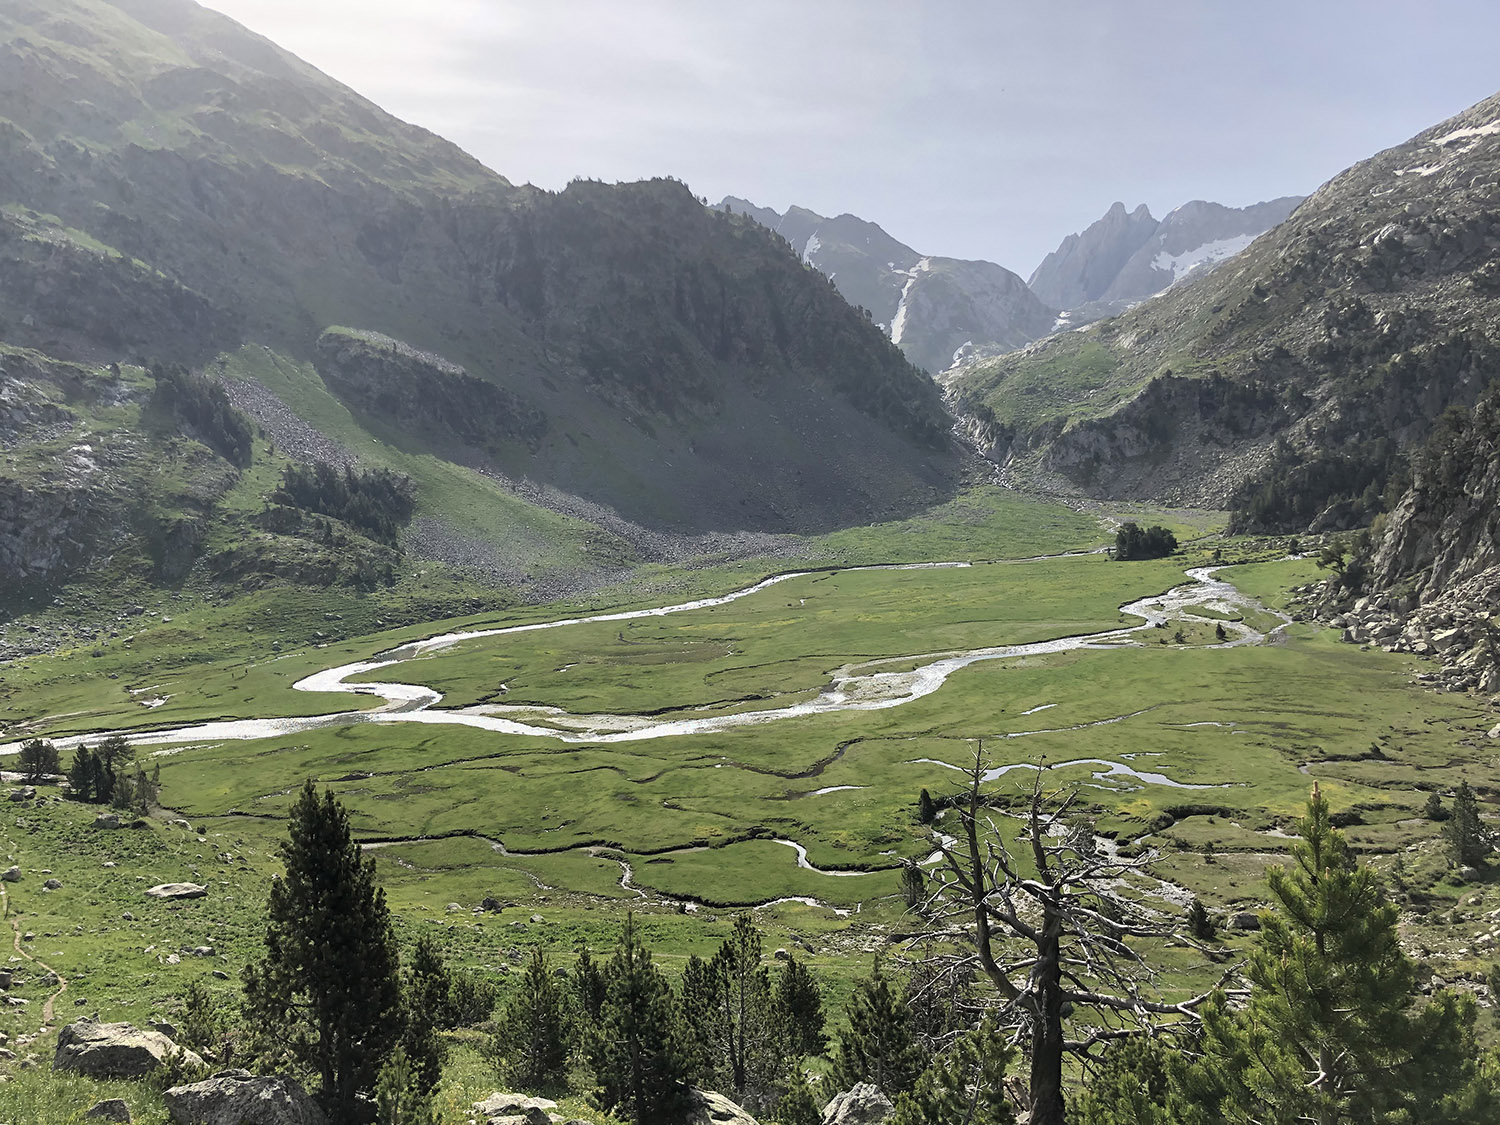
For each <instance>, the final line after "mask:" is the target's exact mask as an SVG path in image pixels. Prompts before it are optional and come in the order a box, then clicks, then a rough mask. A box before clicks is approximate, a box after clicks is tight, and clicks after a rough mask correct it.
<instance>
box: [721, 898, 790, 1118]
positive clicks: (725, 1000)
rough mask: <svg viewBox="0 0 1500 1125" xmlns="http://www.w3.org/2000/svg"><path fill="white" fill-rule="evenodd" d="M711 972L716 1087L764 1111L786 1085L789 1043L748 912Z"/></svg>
mask: <svg viewBox="0 0 1500 1125" xmlns="http://www.w3.org/2000/svg"><path fill="white" fill-rule="evenodd" d="M709 970H710V973H711V974H712V978H713V980H714V982H715V984H716V985H717V996H716V1008H717V1016H718V1018H717V1019H716V1020H715V1021H714V1022H713V1025H712V1032H713V1039H712V1048H711V1051H712V1054H713V1062H714V1075H715V1079H716V1082H717V1086H716V1088H717V1089H726V1088H727V1090H728V1091H729V1092H730V1096H731V1097H732V1098H733V1099H734V1100H735V1101H736V1102H738V1103H740V1104H741V1105H743V1106H745V1107H746V1108H747V1109H750V1110H751V1111H752V1112H759V1111H760V1110H761V1109H762V1107H764V1106H765V1105H767V1104H769V1102H770V1101H772V1100H773V1099H774V1096H775V1089H776V1087H777V1085H778V1084H779V1083H780V1082H781V1081H782V1080H783V1077H784V1075H785V1072H786V1066H785V1058H786V1054H787V1049H786V1048H787V1044H786V1038H785V1035H784V1024H783V1023H782V1021H781V1020H780V1019H779V1018H778V1013H777V1011H776V1004H775V993H774V991H773V989H772V987H771V974H770V973H769V972H767V971H766V969H765V967H764V966H763V965H762V964H761V941H760V931H759V930H758V929H756V926H755V920H754V918H753V917H752V916H751V915H750V913H749V912H748V911H746V912H745V913H742V914H740V915H739V917H737V918H736V919H735V920H734V929H733V931H732V932H731V933H730V935H729V937H728V938H726V939H725V941H724V943H723V944H722V945H721V946H719V951H718V952H717V953H715V954H714V959H713V961H712V963H711V964H710V966H709Z"/></svg>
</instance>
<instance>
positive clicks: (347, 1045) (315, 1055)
mask: <svg viewBox="0 0 1500 1125" xmlns="http://www.w3.org/2000/svg"><path fill="white" fill-rule="evenodd" d="M280 854H281V859H282V861H283V862H284V863H285V865H286V875H285V876H284V877H283V878H280V879H277V880H275V881H273V882H272V884H271V894H270V902H269V903H268V906H267V914H268V921H267V925H266V938H265V945H266V951H265V955H264V956H263V957H262V958H261V959H260V961H259V962H258V963H255V964H252V965H249V966H247V967H246V969H245V1009H246V1015H247V1017H248V1019H249V1021H250V1022H251V1023H252V1025H254V1026H255V1027H257V1028H258V1029H259V1031H260V1032H261V1033H262V1034H263V1035H265V1036H267V1037H269V1038H270V1039H272V1040H274V1041H275V1042H276V1043H278V1044H279V1045H281V1046H282V1047H283V1048H284V1049H285V1050H286V1051H287V1052H288V1053H290V1054H291V1056H292V1057H293V1058H294V1059H295V1060H296V1061H298V1062H299V1063H301V1064H303V1065H304V1066H306V1067H308V1068H309V1069H310V1070H312V1071H313V1072H314V1073H316V1074H317V1075H318V1077H319V1079H320V1081H321V1089H320V1095H321V1098H322V1100H323V1102H324V1103H325V1105H326V1107H327V1108H328V1111H329V1115H330V1116H331V1117H332V1119H333V1120H335V1121H340V1122H357V1121H360V1120H362V1119H364V1118H365V1117H367V1116H368V1112H367V1106H368V1103H366V1102H364V1101H363V1100H362V1099H361V1098H360V1097H359V1095H361V1094H366V1095H368V1094H369V1093H371V1092H372V1091H373V1090H374V1088H375V1083H376V1078H377V1076H378V1075H379V1073H380V1070H381V1067H382V1066H383V1065H384V1064H385V1062H386V1059H387V1057H388V1056H389V1055H390V1053H391V1051H392V1049H393V1048H394V1047H395V1046H396V1044H397V1042H398V1041H399V1040H400V1038H401V1031H402V1028H401V984H400V976H399V972H400V966H399V960H398V958H397V953H396V941H395V937H394V935H393V934H392V931H391V919H390V912H389V911H388V910H387V908H386V904H385V893H384V892H383V891H381V890H380V889H379V888H377V887H376V886H375V864H374V861H373V860H367V859H366V858H365V857H364V856H363V855H361V853H360V849H359V845H358V844H356V843H355V842H354V838H353V836H352V835H351V833H350V830H349V817H348V815H347V814H346V813H345V812H344V809H343V807H342V806H341V805H340V804H339V803H338V801H337V800H335V799H334V796H333V793H332V791H331V790H330V791H328V792H325V793H324V795H323V797H322V799H319V797H318V794H317V790H316V789H314V788H313V783H312V782H311V781H309V782H308V783H307V784H306V785H305V786H303V789H302V794H301V796H300V797H299V798H298V799H297V802H296V804H294V805H293V806H292V814H291V820H290V823H289V824H288V835H287V840H286V842H285V843H283V844H282V845H281V847H280Z"/></svg>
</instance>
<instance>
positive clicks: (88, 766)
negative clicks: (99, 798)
mask: <svg viewBox="0 0 1500 1125" xmlns="http://www.w3.org/2000/svg"><path fill="white" fill-rule="evenodd" d="M98 768H99V767H98V766H97V765H95V764H94V752H93V751H92V750H90V749H89V748H88V747H87V746H80V747H79V748H78V749H77V750H75V751H74V752H73V768H72V769H70V770H68V792H69V794H70V795H71V796H72V798H73V800H75V801H82V802H83V803H84V804H93V802H94V775H95V774H96V772H97V771H98Z"/></svg>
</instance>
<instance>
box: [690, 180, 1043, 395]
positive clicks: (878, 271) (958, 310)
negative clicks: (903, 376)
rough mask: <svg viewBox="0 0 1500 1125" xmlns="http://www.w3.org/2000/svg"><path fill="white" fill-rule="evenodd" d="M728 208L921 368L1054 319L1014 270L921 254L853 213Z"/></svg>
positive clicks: (945, 363) (1026, 333) (1000, 346)
mask: <svg viewBox="0 0 1500 1125" xmlns="http://www.w3.org/2000/svg"><path fill="white" fill-rule="evenodd" d="M724 208H728V209H729V210H730V211H731V212H733V213H735V214H741V215H748V216H749V217H751V218H752V219H754V220H755V221H756V222H758V223H760V224H761V225H763V226H765V227H768V228H770V229H771V230H773V231H775V232H776V233H777V234H779V235H781V236H782V237H783V238H785V239H786V240H787V242H788V243H790V245H791V247H792V249H793V250H794V251H796V253H797V254H798V255H800V256H801V258H802V260H803V261H804V262H806V263H807V264H809V265H811V266H815V267H816V268H817V269H819V270H821V271H822V272H823V273H825V274H826V275H827V276H828V277H829V279H830V280H831V281H832V282H833V283H834V285H835V286H837V287H838V291H839V292H840V293H842V294H843V295H844V298H845V299H846V300H847V301H848V302H849V303H850V304H851V305H854V306H855V307H857V308H862V309H866V310H868V312H869V314H870V318H871V319H872V320H874V321H875V322H876V323H877V324H878V325H879V326H880V327H881V329H882V330H884V331H885V332H887V333H888V334H889V336H890V338H891V340H892V341H893V342H894V343H895V344H896V345H897V346H898V347H900V348H901V350H902V352H904V353H905V354H906V357H907V358H908V359H909V360H911V362H912V363H914V364H916V365H917V366H918V367H921V368H923V369H924V370H926V371H930V372H938V371H942V370H944V369H945V368H948V367H951V366H952V365H953V364H954V363H955V362H956V361H957V359H958V357H959V355H960V353H968V352H972V351H974V350H984V351H995V350H1000V351H1005V350H1008V349H1010V348H1015V347H1019V346H1021V345H1022V344H1025V343H1028V342H1029V341H1031V340H1035V339H1036V338H1037V337H1039V336H1043V335H1045V334H1046V333H1048V332H1050V331H1051V330H1052V325H1053V322H1054V320H1055V319H1056V313H1055V312H1054V310H1053V309H1051V308H1048V307H1047V306H1046V305H1044V304H1043V303H1042V302H1041V301H1039V300H1037V299H1036V297H1035V296H1034V295H1033V294H1032V292H1031V291H1030V290H1029V289H1027V287H1026V283H1025V282H1024V281H1022V280H1021V278H1020V277H1018V276H1017V275H1016V274H1014V273H1012V272H1011V271H1010V270H1007V269H1005V268H1004V267H1002V266H997V265H995V264H994V263H993V262H984V261H965V260H962V259H959V258H941V257H932V256H926V255H923V254H919V253H918V252H917V251H915V250H913V249H912V248H911V247H909V246H907V245H905V244H903V243H901V242H898V241H896V239H894V238H892V237H891V236H890V235H889V234H887V233H886V232H885V231H884V230H882V229H881V228H880V227H879V226H877V225H876V224H874V223H871V222H867V221H866V220H864V219H861V218H858V217H856V216H854V215H839V216H837V217H836V218H832V219H830V218H825V217H824V216H822V215H819V214H816V213H815V212H812V211H809V210H807V209H806V208H803V207H791V208H789V209H788V210H787V212H786V213H785V214H784V215H783V214H778V213H777V212H776V211H774V210H772V209H770V208H767V207H757V206H756V205H755V204H753V203H750V202H748V201H747V200H744V199H739V198H737V197H735V196H729V197H727V198H726V199H724V200H722V201H721V202H720V203H719V204H718V209H720V210H722V209H724Z"/></svg>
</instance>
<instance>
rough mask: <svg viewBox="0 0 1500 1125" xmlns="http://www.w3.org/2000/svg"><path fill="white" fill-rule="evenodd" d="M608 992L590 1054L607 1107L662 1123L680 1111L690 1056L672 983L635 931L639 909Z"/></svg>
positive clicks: (639, 1121)
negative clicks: (683, 1044)
mask: <svg viewBox="0 0 1500 1125" xmlns="http://www.w3.org/2000/svg"><path fill="white" fill-rule="evenodd" d="M604 980H605V997H604V1004H603V1007H602V1008H601V1010H600V1015H599V1032H598V1034H597V1035H596V1036H594V1039H593V1043H592V1045H591V1050H590V1055H591V1056H592V1058H591V1061H592V1063H593V1067H594V1075H595V1077H596V1078H597V1079H598V1082H599V1087H600V1088H599V1097H600V1102H601V1104H602V1105H603V1107H604V1109H605V1110H606V1111H607V1112H611V1113H615V1115H616V1116H624V1117H626V1118H628V1119H629V1120H632V1121H634V1122H635V1123H636V1125H660V1123H662V1122H667V1121H672V1120H674V1119H675V1118H676V1117H677V1116H678V1115H679V1114H680V1112H681V1107H682V1103H683V1100H684V1097H685V1094H686V1089H685V1082H686V1080H687V1076H688V1063H687V1058H686V1056H685V1055H684V1053H683V1050H682V1044H681V1034H682V1033H681V1029H680V1027H679V1025H678V1021H677V1014H676V1007H677V1005H676V998H675V997H674V996H673V995H672V988H671V986H670V985H669V984H668V983H667V980H666V978H665V977H664V976H662V974H661V970H659V969H658V968H657V967H656V966H655V965H653V964H652V963H651V953H650V951H649V950H647V949H646V947H645V946H644V945H642V944H641V939H640V936H639V934H637V933H636V926H635V915H634V914H627V915H626V916H625V932H624V933H623V934H622V935H621V938H620V944H619V946H618V947H617V948H616V950H615V955H614V957H613V958H611V960H610V962H609V965H608V966H607V967H606V968H605V971H604Z"/></svg>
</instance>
